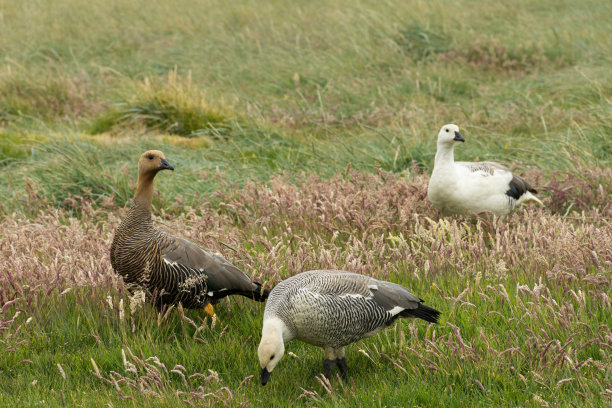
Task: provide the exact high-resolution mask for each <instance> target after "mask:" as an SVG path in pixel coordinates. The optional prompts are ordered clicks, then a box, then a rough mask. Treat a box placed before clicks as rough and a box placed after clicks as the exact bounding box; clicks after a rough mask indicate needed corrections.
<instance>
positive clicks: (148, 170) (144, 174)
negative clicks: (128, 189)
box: [138, 150, 174, 180]
mask: <svg viewBox="0 0 612 408" xmlns="http://www.w3.org/2000/svg"><path fill="white" fill-rule="evenodd" d="M160 170H174V167H172V166H171V165H170V163H168V161H167V160H166V158H165V157H164V154H163V153H162V152H160V151H159V150H149V151H148V152H144V153H143V154H142V156H140V160H138V178H139V179H140V180H143V179H152V178H153V177H155V175H156V174H157V172H158V171H160Z"/></svg>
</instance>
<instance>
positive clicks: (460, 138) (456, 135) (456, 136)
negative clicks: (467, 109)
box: [453, 132, 465, 142]
mask: <svg viewBox="0 0 612 408" xmlns="http://www.w3.org/2000/svg"><path fill="white" fill-rule="evenodd" d="M453 140H454V141H456V142H465V139H464V138H463V136H461V133H459V132H455V138H454V139H453Z"/></svg>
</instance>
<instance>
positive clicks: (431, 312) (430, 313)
mask: <svg viewBox="0 0 612 408" xmlns="http://www.w3.org/2000/svg"><path fill="white" fill-rule="evenodd" d="M400 316H402V317H418V318H419V319H423V320H426V321H428V322H431V323H438V318H439V317H440V312H438V311H437V310H436V309H434V308H431V307H429V306H425V305H424V304H422V303H419V306H418V307H417V308H416V309H406V310H404V311H403V312H402V313H400Z"/></svg>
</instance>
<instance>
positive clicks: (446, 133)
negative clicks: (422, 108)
mask: <svg viewBox="0 0 612 408" xmlns="http://www.w3.org/2000/svg"><path fill="white" fill-rule="evenodd" d="M455 142H465V139H464V138H463V136H461V133H459V126H457V125H453V124H452V123H449V124H448V125H444V126H442V129H440V133H438V146H440V145H446V146H452V145H453V143H455Z"/></svg>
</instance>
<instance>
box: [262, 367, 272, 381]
mask: <svg viewBox="0 0 612 408" xmlns="http://www.w3.org/2000/svg"><path fill="white" fill-rule="evenodd" d="M270 374H272V373H271V372H269V371H268V369H267V368H266V367H264V368H262V369H261V385H266V384H267V383H268V380H269V379H270Z"/></svg>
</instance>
